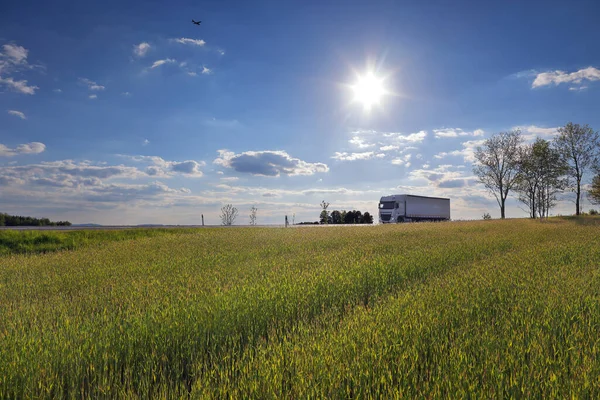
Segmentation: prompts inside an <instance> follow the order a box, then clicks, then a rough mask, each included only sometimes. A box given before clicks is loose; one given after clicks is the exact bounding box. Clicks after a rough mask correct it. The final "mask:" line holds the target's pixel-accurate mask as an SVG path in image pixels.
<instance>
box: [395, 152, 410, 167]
mask: <svg viewBox="0 0 600 400" xmlns="http://www.w3.org/2000/svg"><path fill="white" fill-rule="evenodd" d="M411 157H412V155H411V154H406V155H405V156H403V157H396V158H394V159H393V160H392V164H394V165H404V166H405V167H407V168H408V167H410V159H411Z"/></svg>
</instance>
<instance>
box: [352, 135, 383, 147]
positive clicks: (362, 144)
mask: <svg viewBox="0 0 600 400" xmlns="http://www.w3.org/2000/svg"><path fill="white" fill-rule="evenodd" d="M348 142H349V143H351V144H353V145H354V146H356V147H358V148H359V149H367V148H369V147H373V146H375V144H374V143H366V142H365V140H364V139H363V138H361V137H360V136H354V137H352V139H350V140H349V141H348ZM381 150H383V149H381Z"/></svg>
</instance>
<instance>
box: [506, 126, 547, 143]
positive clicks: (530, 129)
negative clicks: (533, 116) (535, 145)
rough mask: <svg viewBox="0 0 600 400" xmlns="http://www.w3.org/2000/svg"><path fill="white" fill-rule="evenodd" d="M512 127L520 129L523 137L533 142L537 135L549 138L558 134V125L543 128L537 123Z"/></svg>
mask: <svg viewBox="0 0 600 400" xmlns="http://www.w3.org/2000/svg"><path fill="white" fill-rule="evenodd" d="M512 129H513V130H520V131H521V133H522V135H523V139H525V141H526V142H533V141H534V140H535V139H536V138H537V137H540V138H542V139H546V140H549V139H552V138H553V137H554V136H555V135H557V134H558V127H555V128H542V127H540V126H535V125H519V126H515V127H513V128H512Z"/></svg>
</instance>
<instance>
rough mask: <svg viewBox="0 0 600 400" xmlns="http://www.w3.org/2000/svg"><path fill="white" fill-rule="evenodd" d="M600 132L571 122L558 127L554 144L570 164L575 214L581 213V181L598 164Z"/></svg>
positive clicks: (569, 171) (569, 174)
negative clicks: (599, 134) (599, 133)
mask: <svg viewBox="0 0 600 400" xmlns="http://www.w3.org/2000/svg"><path fill="white" fill-rule="evenodd" d="M599 144H600V140H599V137H598V132H595V131H594V130H593V129H592V128H590V127H589V126H588V125H584V126H580V125H579V124H573V123H572V122H569V123H568V124H566V125H565V126H564V127H562V128H559V129H558V136H557V137H556V138H555V139H554V146H555V147H556V149H557V150H558V152H559V153H560V155H561V157H562V158H563V160H564V161H565V163H566V164H567V165H568V170H567V175H568V177H569V178H570V181H569V187H570V188H571V189H572V190H573V191H574V192H575V196H576V197H575V215H579V214H580V213H581V207H580V199H581V182H582V180H583V176H584V175H585V174H586V172H588V171H589V170H590V169H591V168H592V167H594V166H597V165H598V146H599Z"/></svg>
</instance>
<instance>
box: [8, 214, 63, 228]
mask: <svg viewBox="0 0 600 400" xmlns="http://www.w3.org/2000/svg"><path fill="white" fill-rule="evenodd" d="M57 225H58V226H70V225H71V223H70V222H69V221H60V222H53V221H50V220H49V219H48V218H33V217H24V216H21V215H8V214H4V213H0V226H57Z"/></svg>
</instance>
